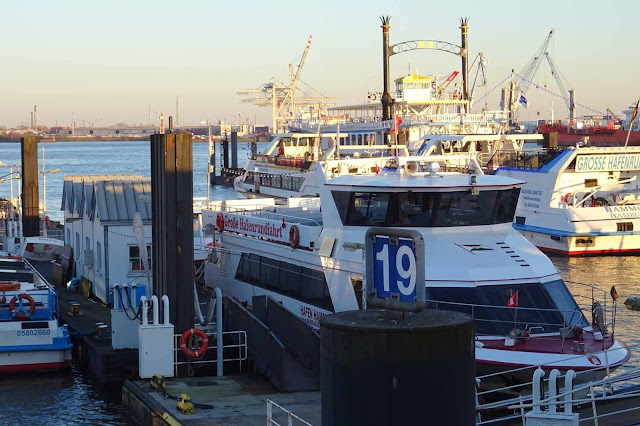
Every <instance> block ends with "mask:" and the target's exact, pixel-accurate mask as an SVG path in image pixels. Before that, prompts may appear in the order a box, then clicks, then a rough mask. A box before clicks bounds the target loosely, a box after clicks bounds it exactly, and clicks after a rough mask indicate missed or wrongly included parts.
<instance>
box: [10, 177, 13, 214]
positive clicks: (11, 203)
mask: <svg viewBox="0 0 640 426" xmlns="http://www.w3.org/2000/svg"><path fill="white" fill-rule="evenodd" d="M9 174H10V176H11V204H10V206H11V207H13V166H9ZM10 217H11V219H12V220H13V210H12V211H11V215H10Z"/></svg>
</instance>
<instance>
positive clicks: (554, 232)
mask: <svg viewBox="0 0 640 426" xmlns="http://www.w3.org/2000/svg"><path fill="white" fill-rule="evenodd" d="M513 228H514V229H517V230H518V231H528V232H537V233H539V234H547V235H554V236H557V237H606V236H612V237H617V236H620V237H621V236H623V235H640V231H619V232H599V231H591V232H571V231H561V230H559V229H552V228H543V227H541V226H531V225H520V224H517V223H514V224H513Z"/></svg>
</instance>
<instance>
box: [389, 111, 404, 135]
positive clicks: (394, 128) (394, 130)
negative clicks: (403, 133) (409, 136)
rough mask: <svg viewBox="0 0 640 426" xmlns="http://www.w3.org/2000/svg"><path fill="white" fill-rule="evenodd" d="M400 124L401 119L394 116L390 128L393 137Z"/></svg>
mask: <svg viewBox="0 0 640 426" xmlns="http://www.w3.org/2000/svg"><path fill="white" fill-rule="evenodd" d="M400 123H402V118H400V116H399V115H397V114H396V118H395V120H394V121H393V127H392V128H391V134H392V135H395V134H396V132H397V131H398V129H399V128H400Z"/></svg>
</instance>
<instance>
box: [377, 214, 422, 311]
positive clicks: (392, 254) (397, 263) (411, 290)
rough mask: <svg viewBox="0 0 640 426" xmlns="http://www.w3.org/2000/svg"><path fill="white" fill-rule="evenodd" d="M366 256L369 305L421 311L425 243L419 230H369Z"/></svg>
mask: <svg viewBox="0 0 640 426" xmlns="http://www.w3.org/2000/svg"><path fill="white" fill-rule="evenodd" d="M365 257H366V272H365V278H366V283H367V304H368V305H370V306H378V307H382V308H388V309H396V310H400V311H412V312H418V311H421V310H422V309H424V306H425V288H424V240H423V238H422V235H421V234H420V233H419V232H418V231H415V230H403V229H393V228H375V227H374V228H369V230H368V231H367V234H366V238H365Z"/></svg>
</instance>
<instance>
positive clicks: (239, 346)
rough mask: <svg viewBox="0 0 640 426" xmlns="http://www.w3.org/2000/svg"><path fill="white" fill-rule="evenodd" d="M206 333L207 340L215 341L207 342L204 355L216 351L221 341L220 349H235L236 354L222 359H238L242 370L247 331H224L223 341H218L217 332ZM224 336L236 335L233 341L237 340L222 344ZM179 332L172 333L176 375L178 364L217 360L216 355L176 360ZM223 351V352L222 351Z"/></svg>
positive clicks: (207, 362) (205, 362) (178, 348)
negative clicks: (209, 357) (207, 358)
mask: <svg viewBox="0 0 640 426" xmlns="http://www.w3.org/2000/svg"><path fill="white" fill-rule="evenodd" d="M206 334H207V338H209V342H210V343H211V342H215V344H209V347H208V348H207V351H206V352H205V356H206V353H207V352H209V351H216V352H217V349H218V344H219V343H222V349H223V350H224V349H236V350H237V352H236V351H234V353H235V354H237V355H236V356H232V357H230V358H225V357H224V355H223V359H222V361H223V362H224V361H238V365H239V368H240V370H242V362H243V361H246V360H247V332H246V331H243V330H238V331H225V332H223V333H222V335H223V339H222V340H223V342H219V340H218V339H217V338H216V335H217V333H206ZM224 336H236V338H235V339H233V341H235V342H237V343H231V344H227V345H225V344H224ZM180 337H181V335H180V334H175V335H174V346H173V367H174V373H175V374H176V375H177V373H178V371H177V369H178V366H179V365H186V364H195V363H197V364H211V363H216V362H218V360H217V357H216V358H215V359H211V360H204V358H205V356H203V357H202V359H190V360H188V361H178V353H180ZM223 353H224V352H223Z"/></svg>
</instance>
